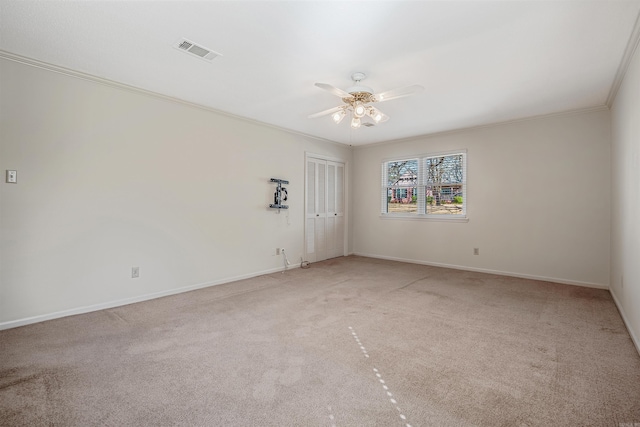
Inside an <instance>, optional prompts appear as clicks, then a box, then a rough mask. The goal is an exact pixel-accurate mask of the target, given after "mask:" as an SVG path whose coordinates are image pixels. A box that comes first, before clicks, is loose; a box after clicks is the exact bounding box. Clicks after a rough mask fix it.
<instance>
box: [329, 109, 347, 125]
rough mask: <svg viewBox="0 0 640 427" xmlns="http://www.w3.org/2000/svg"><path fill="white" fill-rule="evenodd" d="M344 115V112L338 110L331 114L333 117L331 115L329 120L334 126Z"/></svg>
mask: <svg viewBox="0 0 640 427" xmlns="http://www.w3.org/2000/svg"><path fill="white" fill-rule="evenodd" d="M346 115H347V113H346V112H345V111H344V110H340V111H336V112H335V113H333V115H331V118H332V119H333V121H334V122H335V123H336V124H338V123H340V122H341V121H342V119H344V116H346Z"/></svg>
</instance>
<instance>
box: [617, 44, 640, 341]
mask: <svg viewBox="0 0 640 427" xmlns="http://www.w3.org/2000/svg"><path fill="white" fill-rule="evenodd" d="M611 135H612V136H611V140H612V145H611V163H612V169H611V172H612V173H611V184H612V187H611V188H612V193H611V194H612V211H611V293H612V294H613V296H614V298H615V299H616V302H617V303H618V308H619V309H620V312H621V313H622V316H623V317H624V319H625V322H626V324H627V327H628V329H629V331H630V332H631V335H632V337H633V339H634V341H635V344H636V348H638V351H640V223H639V222H640V52H638V51H637V50H636V52H635V54H634V56H633V58H632V60H631V63H630V64H629V68H628V69H627V72H626V75H625V78H624V80H623V82H622V85H621V86H620V89H619V91H618V93H617V95H616V98H615V100H614V103H613V105H612V108H611Z"/></svg>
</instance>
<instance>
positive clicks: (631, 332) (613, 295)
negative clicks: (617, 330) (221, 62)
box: [609, 289, 640, 355]
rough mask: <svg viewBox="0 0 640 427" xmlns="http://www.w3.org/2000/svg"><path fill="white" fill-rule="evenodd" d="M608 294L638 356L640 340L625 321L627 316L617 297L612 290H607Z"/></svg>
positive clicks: (627, 321)
mask: <svg viewBox="0 0 640 427" xmlns="http://www.w3.org/2000/svg"><path fill="white" fill-rule="evenodd" d="M609 293H610V294H611V296H612V297H613V302H614V303H615V304H616V307H617V308H618V313H620V317H622V321H623V322H624V325H625V326H626V327H627V331H628V332H629V336H630V337H631V341H632V342H633V345H635V346H636V350H637V352H638V354H639V355H640V340H638V337H637V336H636V334H635V333H634V331H633V328H632V327H631V323H630V322H629V320H628V319H627V315H626V314H625V313H624V310H623V309H622V304H621V303H620V300H619V299H618V297H617V296H616V294H615V293H614V292H613V290H612V289H610V290H609Z"/></svg>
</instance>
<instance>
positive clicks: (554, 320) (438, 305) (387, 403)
mask: <svg viewBox="0 0 640 427" xmlns="http://www.w3.org/2000/svg"><path fill="white" fill-rule="evenodd" d="M634 424H635V425H634ZM0 425H2V426H23V425H24V426H45V425H47V426H48V425H53V426H143V425H153V426H174V425H180V426H289V425H297V426H405V427H406V426H413V427H417V426H615V427H636V426H640V357H639V356H638V353H637V352H636V350H635V348H634V347H633V344H632V342H631V339H630V337H629V334H628V332H627V330H626V329H625V326H624V324H623V322H622V320H621V318H620V315H619V313H618V311H617V309H616V307H615V305H614V302H613V300H612V298H611V296H610V294H609V292H608V291H606V290H599V289H589V288H582V287H577V286H569V285H561V284H555V283H549V282H542V281H534V280H526V279H518V278H511V277H504V276H497V275H490V274H482V273H475V272H468V271H459V270H450V269H444V268H436V267H429V266H421V265H414V264H405V263H399V262H391V261H382V260H375V259H370V258H363V257H356V256H351V257H345V258H336V259H333V260H328V261H325V262H321V263H315V264H311V266H310V268H308V269H295V270H289V271H287V272H286V273H284V274H280V273H275V274H270V275H266V276H260V277H256V278H253V279H248V280H243V281H239V282H235V283H229V284H225V285H219V286H213V287H210V288H206V289H201V290H198V291H192V292H187V293H183V294H179V295H175V296H170V297H165V298H160V299H156V300H152V301H147V302H143V303H138V304H132V305H128V306H124V307H118V308H114V309H109V310H102V311H98V312H93V313H88V314H83V315H78V316H71V317H67V318H62V319H57V320H52V321H47V322H42V323H38V324H34V325H29V326H25V327H20V328H15V329H10V330H5V331H0Z"/></svg>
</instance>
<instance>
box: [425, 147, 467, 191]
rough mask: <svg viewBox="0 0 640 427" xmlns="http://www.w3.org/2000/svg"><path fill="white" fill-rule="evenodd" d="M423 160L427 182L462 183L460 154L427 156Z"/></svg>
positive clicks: (435, 183) (436, 183) (437, 183)
mask: <svg viewBox="0 0 640 427" xmlns="http://www.w3.org/2000/svg"><path fill="white" fill-rule="evenodd" d="M425 160H426V173H427V183H429V184H434V185H439V184H462V183H463V178H464V177H463V162H462V154H455V155H453V156H442V157H429V158H427V159H425Z"/></svg>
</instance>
